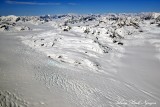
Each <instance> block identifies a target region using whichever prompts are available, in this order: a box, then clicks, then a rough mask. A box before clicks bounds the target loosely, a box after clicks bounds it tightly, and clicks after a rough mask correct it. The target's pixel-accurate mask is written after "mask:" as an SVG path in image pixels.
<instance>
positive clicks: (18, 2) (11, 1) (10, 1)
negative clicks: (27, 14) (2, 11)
mask: <svg viewBox="0 0 160 107" xmlns="http://www.w3.org/2000/svg"><path fill="white" fill-rule="evenodd" d="M6 3H8V4H24V5H61V3H53V2H52V3H48V2H45V3H39V2H23V1H22V2H20V1H14V0H7V1H6Z"/></svg>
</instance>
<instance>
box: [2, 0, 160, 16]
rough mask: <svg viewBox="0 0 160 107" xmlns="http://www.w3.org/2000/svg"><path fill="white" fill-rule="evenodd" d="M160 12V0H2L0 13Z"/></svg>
mask: <svg viewBox="0 0 160 107" xmlns="http://www.w3.org/2000/svg"><path fill="white" fill-rule="evenodd" d="M139 12H160V0H0V15H44V14H67V13H80V14H90V13H93V14H101V13H139Z"/></svg>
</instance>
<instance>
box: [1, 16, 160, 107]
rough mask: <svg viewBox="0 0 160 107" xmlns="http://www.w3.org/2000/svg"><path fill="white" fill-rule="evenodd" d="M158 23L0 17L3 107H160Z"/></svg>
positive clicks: (146, 18)
mask: <svg viewBox="0 0 160 107" xmlns="http://www.w3.org/2000/svg"><path fill="white" fill-rule="evenodd" d="M159 15H160V14H159V13H141V14H103V15H77V14H68V15H53V16H51V15H46V16H30V17H28V16H2V17H0V30H1V31H0V106H2V107H53V106H54V107H143V106H146V107H149V106H151V107H159V106H160V91H159V90H160V85H159V80H160V79H159V76H160V72H159V69H160V66H159V65H160V27H159V26H158V25H159Z"/></svg>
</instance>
